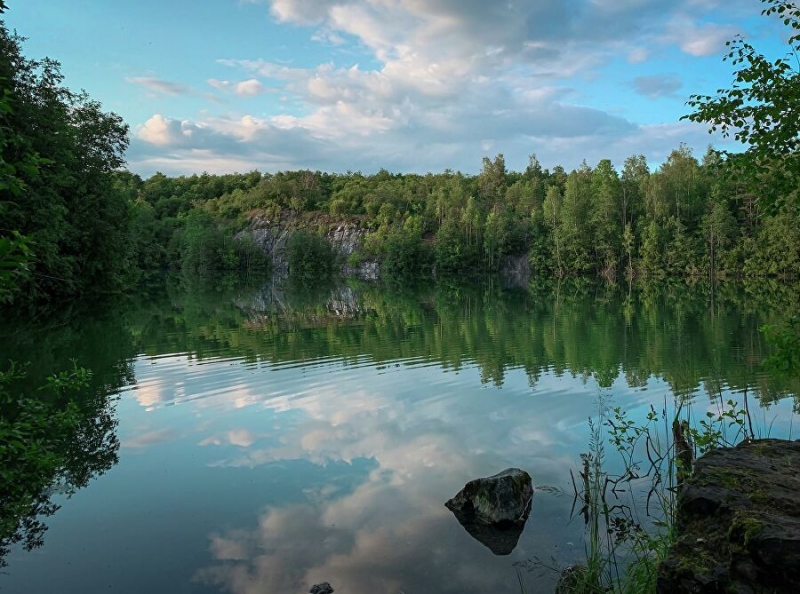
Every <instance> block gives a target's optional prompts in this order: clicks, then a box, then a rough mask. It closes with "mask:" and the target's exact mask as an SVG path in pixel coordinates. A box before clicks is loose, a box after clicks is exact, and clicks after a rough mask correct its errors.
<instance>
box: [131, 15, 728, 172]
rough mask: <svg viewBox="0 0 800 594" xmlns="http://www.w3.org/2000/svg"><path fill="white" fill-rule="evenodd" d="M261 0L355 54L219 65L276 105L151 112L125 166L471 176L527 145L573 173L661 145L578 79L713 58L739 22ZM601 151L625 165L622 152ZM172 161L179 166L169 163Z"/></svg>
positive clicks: (658, 86)
mask: <svg viewBox="0 0 800 594" xmlns="http://www.w3.org/2000/svg"><path fill="white" fill-rule="evenodd" d="M253 1H257V0H253ZM261 3H262V4H267V5H268V8H269V14H270V15H271V17H272V18H273V19H275V20H277V21H278V22H280V23H286V24H287V25H292V26H298V27H307V28H309V30H310V33H309V35H310V37H311V38H312V39H316V40H317V41H319V42H322V43H326V44H329V43H330V44H336V45H347V46H348V47H349V49H350V50H352V51H353V52H355V53H354V54H353V55H358V56H359V57H363V58H364V60H363V62H362V63H359V62H358V61H357V59H355V58H353V60H352V62H351V63H349V64H344V63H342V61H341V56H339V59H338V60H332V61H331V62H325V63H321V64H317V65H303V66H302V67H298V66H295V65H292V64H285V63H278V62H275V61H270V60H265V59H260V58H241V57H226V58H222V59H220V60H218V63H219V64H221V65H225V66H228V67H230V68H231V69H233V70H234V71H235V72H236V73H237V74H238V76H237V75H236V74H232V75H231V77H230V78H229V77H225V78H224V79H216V78H212V79H208V80H207V82H208V84H209V85H210V86H212V87H213V88H215V89H216V90H217V91H222V92H224V93H226V94H228V95H230V97H231V99H232V100H235V98H236V97H238V98H241V99H252V98H255V97H261V99H260V101H265V100H266V98H264V97H263V95H264V94H265V93H267V92H270V91H278V90H279V91H280V102H281V103H282V105H281V106H280V107H278V106H277V104H278V101H277V98H276V99H275V100H273V102H272V103H270V105H269V107H268V108H266V109H264V108H262V109H259V110H258V112H257V113H260V114H269V115H261V116H259V117H258V118H256V117H254V116H253V115H252V114H253V113H254V110H253V111H239V112H238V114H236V115H235V116H234V115H233V113H234V112H232V113H231V114H230V115H227V116H225V117H224V118H220V117H217V118H211V117H209V118H206V119H198V120H197V121H194V122H189V121H171V122H169V123H166V122H164V121H159V120H155V119H153V118H151V120H150V121H148V122H146V123H145V124H143V125H142V127H141V128H140V130H139V133H138V138H139V139H140V140H142V141H143V143H141V144H139V145H138V146H134V147H133V148H132V153H131V158H130V161H131V163H132V164H133V165H134V166H136V167H139V168H140V169H142V170H143V172H144V173H147V168H148V167H152V166H154V165H155V164H156V163H159V164H160V165H164V166H170V169H169V170H170V171H174V172H181V173H183V172H188V166H189V164H190V163H191V164H192V165H197V164H202V165H200V166H201V167H203V168H204V169H206V170H208V171H219V170H223V167H224V166H230V165H232V164H234V163H235V164H238V166H241V167H251V166H254V165H255V166H258V167H261V168H274V167H279V166H287V167H290V168H296V167H311V168H313V169H320V168H329V167H330V168H333V169H335V170H339V171H341V170H346V169H361V170H364V171H370V170H373V169H378V168H380V167H389V168H393V169H403V170H411V171H420V172H424V171H429V170H437V169H443V168H458V169H466V170H467V171H470V170H474V169H476V168H477V167H478V166H479V163H480V159H481V157H482V156H483V155H484V154H485V153H486V152H487V151H488V150H497V151H498V152H499V151H503V152H505V153H506V154H507V155H508V156H509V165H510V166H512V167H514V166H516V163H515V161H514V158H515V156H514V155H513V151H517V150H519V154H518V155H516V158H517V159H518V160H519V164H520V165H523V163H524V160H525V158H526V155H527V154H529V153H531V152H537V154H540V155H541V158H542V159H543V162H545V163H546V164H548V165H551V166H552V165H554V164H556V163H561V164H564V165H565V166H567V167H572V166H576V165H577V164H579V163H580V161H581V160H582V159H583V158H584V157H588V155H585V154H583V155H581V154H576V150H577V148H576V147H578V146H584V147H590V148H591V149H592V154H594V152H596V151H595V150H594V149H601V148H605V149H608V147H615V146H625V145H629V144H631V142H629V141H633V140H636V141H641V140H642V139H643V138H644V140H645V143H646V144H652V142H654V141H655V140H656V139H655V138H650V137H647V135H648V134H649V133H651V132H652V129H650V128H647V127H644V126H642V125H639V124H637V123H636V122H634V121H632V120H631V119H629V117H626V113H627V106H626V104H625V101H624V100H623V99H620V100H619V103H618V104H617V105H611V106H608V107H604V108H603V109H600V108H597V107H595V106H594V105H593V97H592V96H591V94H590V93H587V92H584V91H581V90H580V89H581V88H584V87H585V84H584V83H585V82H586V81H591V80H592V79H595V78H598V77H602V76H603V69H604V68H606V67H607V66H608V65H609V64H611V63H612V62H613V61H614V60H618V59H619V58H622V59H624V60H627V61H628V62H629V63H630V64H634V65H636V64H643V63H646V62H647V60H648V59H650V57H651V55H654V54H657V53H658V52H659V51H661V52H664V51H673V52H674V51H680V52H683V53H684V54H686V55H688V56H708V55H713V54H714V53H715V52H717V51H719V49H720V48H721V47H722V44H723V42H724V40H725V39H727V38H729V37H730V36H731V35H733V34H734V33H735V32H736V31H737V29H736V28H733V27H731V26H729V25H725V24H720V23H719V22H716V21H715V22H711V21H708V20H703V15H705V14H708V13H709V11H716V10H718V9H719V6H718V5H717V4H716V3H714V2H699V0H677V1H676V2H675V3H673V4H672V5H670V6H669V7H665V5H664V3H663V2H661V1H660V0H615V1H613V2H612V1H611V0H581V1H580V2H577V3H575V5H574V6H573V5H570V6H567V5H566V3H564V2H563V1H562V0H525V1H519V2H509V3H502V2H501V3H498V2H485V1H483V0H262V2H261ZM688 15H692V16H691V17H690V16H688ZM622 82H623V81H620V83H622ZM630 84H632V85H633V88H634V89H635V90H636V91H637V92H638V93H640V94H642V95H644V96H646V97H651V98H653V97H673V96H674V93H675V92H676V91H677V90H678V89H680V80H679V79H678V78H677V77H671V78H670V77H661V78H659V77H656V76H641V77H639V78H637V79H636V80H635V81H633V82H632V83H630ZM253 103H255V100H254V101H253ZM260 107H261V106H260ZM154 117H155V116H154ZM212 139H214V140H215V141H216V142H217V143H216V144H215V142H212ZM706 141H707V139H704V142H706ZM158 146H161V147H167V146H169V147H172V148H173V149H174V150H173V151H172V152H171V153H170V155H169V156H167V155H165V154H164V153H163V152H161V153H158V152H157V151H155V150H153V149H154V147H158ZM281 146H282V147H284V148H283V149H281V148H279V147H281ZM293 147H296V152H293V151H292V149H293ZM554 147H560V150H559V152H556V151H555V150H554ZM245 148H246V150H243V149H245ZM642 150H643V149H634V151H635V152H636V153H639V152H642ZM659 150H661V151H662V152H663V151H665V150H667V149H666V147H660V148H659ZM606 156H607V157H608V158H611V159H612V160H615V161H617V162H621V161H622V160H623V159H624V158H625V157H627V156H628V155H624V154H607V155H606ZM648 156H650V155H648ZM181 157H183V158H185V159H186V160H185V161H184V163H185V166H184V167H183V169H180V170H179V171H175V168H178V167H179V163H180V158H181ZM313 159H316V160H313Z"/></svg>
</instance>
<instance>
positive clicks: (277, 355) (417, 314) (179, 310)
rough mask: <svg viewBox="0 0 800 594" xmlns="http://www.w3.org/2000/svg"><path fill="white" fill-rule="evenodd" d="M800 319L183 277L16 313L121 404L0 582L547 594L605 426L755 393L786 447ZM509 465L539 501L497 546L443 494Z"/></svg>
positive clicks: (642, 300)
mask: <svg viewBox="0 0 800 594" xmlns="http://www.w3.org/2000/svg"><path fill="white" fill-rule="evenodd" d="M797 308H798V293H797V291H796V287H788V286H783V285H780V284H777V283H771V284H770V283H764V284H762V285H761V286H759V287H758V289H757V290H756V289H754V288H753V287H742V286H739V285H723V286H717V287H711V286H708V285H703V284H698V285H696V286H687V285H685V284H682V283H680V284H674V285H671V286H666V287H659V288H653V287H635V286H634V287H629V286H628V285H621V286H619V287H608V286H605V285H595V284H590V283H581V282H575V281H572V282H563V283H560V284H553V285H548V286H542V287H538V288H537V287H534V288H531V289H529V290H524V291H523V290H517V289H505V288H503V287H501V286H499V285H498V284H497V283H496V282H487V283H484V284H481V285H478V286H458V285H445V284H442V285H439V286H437V287H435V288H420V289H414V288H409V287H401V288H397V287H395V288H381V287H375V286H370V285H340V286H321V287H314V288H309V287H301V286H292V285H288V286H279V285H275V284H272V283H270V282H263V283H259V282H248V283H239V284H237V283H230V282H226V281H225V280H224V279H223V280H219V281H208V282H204V283H188V284H187V283H181V282H177V281H174V280H171V281H169V282H166V283H165V284H162V285H161V286H156V287H151V288H149V289H142V291H141V292H140V293H138V294H137V295H136V296H135V298H132V297H128V298H125V299H119V300H117V301H115V302H111V303H108V304H103V305H101V306H97V305H95V306H91V307H86V308H83V309H82V310H79V309H78V308H76V309H75V310H74V311H70V312H63V313H62V314H61V315H60V316H59V317H58V318H55V319H47V320H39V321H36V322H31V323H29V324H25V325H20V324H16V325H10V326H6V327H5V328H3V329H2V331H0V336H2V347H0V353H2V356H0V362H2V363H4V364H5V363H6V362H7V361H8V360H9V359H14V360H18V361H31V366H30V369H29V375H30V376H31V378H32V379H31V382H33V381H34V379H36V378H38V379H36V381H39V380H40V379H41V376H43V375H44V374H46V373H49V372H52V371H55V370H58V369H64V368H67V367H68V366H69V365H70V363H69V360H70V358H75V359H76V360H77V362H78V364H79V365H83V366H85V367H88V368H90V369H92V370H94V372H95V374H94V380H93V386H94V390H95V393H97V392H101V393H103V394H106V395H110V398H108V399H107V404H106V405H105V409H104V411H105V413H106V414H107V415H108V419H106V421H107V422H105V423H95V425H94V426H95V428H97V433H98V435H99V437H97V438H96V439H94V438H93V439H86V440H85V441H86V443H85V444H84V443H81V446H80V447H77V448H76V452H75V454H74V455H75V464H76V465H77V466H81V464H83V465H84V466H85V467H86V468H88V469H89V470H88V471H87V472H86V473H85V474H86V475H87V476H88V478H87V480H86V481H84V482H86V483H87V484H86V486H85V487H83V488H76V489H73V490H74V493H72V494H71V496H67V495H68V494H69V493H70V491H71V490H70V489H68V488H61V489H54V492H53V493H52V494H51V499H52V501H53V503H55V504H57V505H59V506H60V509H58V510H57V511H55V513H53V514H52V515H50V516H49V517H46V518H45V519H44V520H43V521H44V523H45V524H46V525H47V527H48V530H47V531H46V532H45V533H44V535H43V542H42V543H38V544H41V545H42V546H37V547H33V548H32V550H30V551H27V550H24V548H23V547H22V546H21V545H16V546H13V547H11V549H10V551H9V553H8V555H7V556H6V558H5V561H6V563H7V566H6V567H5V568H4V569H2V570H0V591H2V592H8V593H20V594H31V593H40V592H41V593H49V592H58V593H60V594H68V593H81V594H85V593H90V592H115V593H131V594H133V593H136V594H140V593H142V592H149V593H160V592H165V593H171V594H176V593H198V594H199V593H211V592H230V593H234V594H255V593H259V594H263V593H281V594H292V593H298V594H299V593H302V592H308V591H309V589H310V588H311V586H312V585H313V584H317V583H320V582H330V584H331V585H332V586H333V587H334V589H335V591H336V592H337V593H341V594H376V593H386V594H390V593H391V594H398V593H405V594H412V593H413V594H420V593H449V592H452V593H456V592H457V593H465V592H475V593H478V592H481V593H486V592H491V593H503V592H516V593H519V592H520V591H521V588H520V581H522V583H523V585H524V588H525V589H526V591H527V592H540V591H541V592H552V590H553V588H554V585H555V583H556V580H557V577H558V575H557V572H556V571H555V569H557V568H559V567H565V566H567V565H569V564H571V563H575V562H578V561H580V559H581V558H582V557H583V556H584V554H585V552H584V551H585V538H586V537H585V529H584V523H583V520H582V519H581V518H580V517H576V516H575V514H574V510H573V503H574V502H573V488H572V479H571V476H570V470H572V471H573V472H575V471H577V469H578V468H579V465H580V454H581V453H583V452H586V451H587V449H588V447H589V445H588V444H589V441H590V429H589V419H590V418H591V419H594V420H595V422H597V420H598V415H599V412H600V410H601V407H606V408H608V407H621V409H622V410H625V411H627V412H628V414H629V415H630V416H631V417H632V418H634V419H637V420H641V419H643V418H644V416H645V415H646V414H647V412H648V411H649V410H650V407H651V405H652V406H654V407H656V408H657V409H659V410H660V409H662V408H667V409H672V408H674V406H675V403H676V401H681V402H686V403H689V402H691V403H692V404H691V407H692V410H693V411H694V413H695V414H697V413H699V414H700V415H702V414H704V413H705V412H706V411H712V412H713V411H717V410H718V408H719V406H720V405H721V403H724V402H725V401H727V400H728V399H734V400H736V401H737V402H744V400H745V398H746V399H747V401H748V406H749V410H750V413H751V417H752V421H753V424H754V427H755V429H754V430H755V431H756V433H757V434H759V435H762V436H766V435H771V436H773V437H788V436H790V435H791V434H792V423H793V420H794V415H793V412H792V411H793V405H794V403H795V399H794V398H793V396H792V394H793V393H794V392H795V390H796V386H795V385H783V384H781V383H779V382H776V381H775V380H772V379H770V378H769V377H767V376H766V375H765V374H764V373H763V371H762V370H761V361H762V360H763V358H764V357H765V356H766V354H767V347H766V345H765V342H764V339H763V336H762V335H761V333H760V332H759V327H760V326H761V325H762V324H764V323H772V322H776V321H780V320H781V319H783V316H784V314H785V313H786V312H788V311H796V310H797ZM794 433H795V435H796V433H797V431H795V432H794ZM100 434H101V435H100ZM613 454H614V452H611V451H607V453H606V455H607V457H608V459H609V463H610V464H614V463H615V462H614V455H613ZM509 467H519V468H522V469H524V470H527V471H528V472H529V473H530V474H531V476H532V477H533V483H534V485H535V487H536V493H535V495H534V500H533V505H532V510H531V515H530V517H529V519H528V521H527V524H526V525H525V529H524V531H523V532H522V534H521V535H520V537H519V541H518V542H517V544H516V546H515V547H514V548H513V551H511V552H510V553H508V554H502V555H498V554H495V553H494V552H492V550H490V548H489V547H487V546H486V545H484V544H483V543H482V542H480V541H479V540H476V539H475V538H473V537H472V536H471V535H470V534H469V533H468V532H467V531H466V530H465V529H464V528H463V527H462V526H461V525H460V524H459V522H458V521H457V519H456V518H455V517H454V515H453V514H452V513H451V512H450V511H449V510H448V509H447V508H446V507H445V506H444V502H445V501H446V500H448V499H449V498H450V497H452V496H453V495H455V494H456V492H458V490H459V489H461V488H462V487H463V486H464V484H465V483H466V482H467V481H469V480H471V479H473V478H476V477H481V476H488V475H491V474H495V473H497V472H499V471H501V470H503V469H506V468H509ZM65 480H66V481H67V482H68V479H65ZM78 486H80V485H78Z"/></svg>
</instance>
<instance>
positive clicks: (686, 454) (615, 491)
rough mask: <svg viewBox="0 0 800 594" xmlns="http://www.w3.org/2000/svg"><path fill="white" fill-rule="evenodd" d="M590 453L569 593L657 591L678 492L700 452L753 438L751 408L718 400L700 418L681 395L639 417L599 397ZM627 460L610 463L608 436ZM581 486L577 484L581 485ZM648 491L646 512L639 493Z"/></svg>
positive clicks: (582, 478) (579, 496) (578, 494)
mask: <svg viewBox="0 0 800 594" xmlns="http://www.w3.org/2000/svg"><path fill="white" fill-rule="evenodd" d="M589 426H590V439H589V452H588V453H586V454H582V455H581V467H582V469H581V470H580V472H579V480H578V481H577V482H574V483H573V484H574V487H575V499H576V501H577V502H580V503H581V508H580V512H579V513H580V515H582V516H583V518H584V521H585V522H586V526H587V530H588V542H587V552H586V555H587V563H586V566H585V571H582V572H580V573H576V574H573V575H571V576H570V579H569V581H567V583H566V584H565V585H566V592H568V593H569V594H595V593H596V594H600V593H605V592H614V593H618V594H627V593H630V594H640V593H648V592H655V591H656V580H657V577H658V566H659V564H660V563H661V561H662V560H663V559H664V558H665V556H666V554H667V552H668V551H669V547H670V545H671V544H672V542H673V540H674V537H675V532H674V522H675V511H676V505H677V496H678V494H679V492H680V489H681V488H682V485H683V483H684V481H685V480H686V479H687V478H688V476H689V475H690V474H691V472H692V470H693V463H694V460H695V457H696V456H698V455H701V454H703V453H704V452H706V451H708V450H710V449H714V448H718V447H723V446H731V445H735V444H736V443H738V442H740V441H743V440H749V439H753V438H754V435H753V432H752V428H751V424H750V423H749V416H748V414H747V410H746V407H745V408H739V406H738V404H737V403H735V402H734V401H733V400H728V401H727V402H726V403H721V402H719V401H718V412H717V413H714V412H707V413H706V416H705V417H704V418H700V419H699V420H698V421H695V420H694V419H693V416H692V414H691V406H684V405H683V404H682V403H681V401H680V400H678V401H677V404H676V407H675V410H674V411H673V412H671V413H670V412H668V407H667V403H666V402H665V404H664V406H663V408H661V409H660V410H657V409H656V408H655V407H653V406H651V407H650V411H649V412H648V413H647V415H646V417H645V419H644V421H643V422H641V423H637V422H636V421H633V420H631V419H630V418H629V417H628V414H627V412H626V411H624V410H622V409H621V408H620V407H615V408H613V409H610V410H609V409H607V407H606V403H605V401H604V400H601V403H600V415H599V421H598V422H597V423H595V422H594V421H592V420H591V419H590V420H589ZM606 438H607V439H608V443H609V444H610V445H612V446H613V448H614V450H615V451H616V452H617V453H618V454H619V456H620V457H621V461H622V472H620V473H614V472H611V471H609V470H608V469H607V461H606V453H605V445H604V440H605V439H606ZM579 485H580V486H579ZM641 493H644V494H645V497H644V502H645V503H644V509H643V510H641V511H643V512H645V514H646V516H645V517H644V518H642V517H640V508H641V504H640V503H637V497H639V496H640V494H641Z"/></svg>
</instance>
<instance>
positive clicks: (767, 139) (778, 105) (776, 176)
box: [683, 0, 800, 207]
mask: <svg viewBox="0 0 800 594" xmlns="http://www.w3.org/2000/svg"><path fill="white" fill-rule="evenodd" d="M761 1H762V3H763V4H764V5H765V6H766V7H765V8H764V9H763V10H762V11H761V13H762V14H763V15H764V16H767V17H771V16H776V17H777V18H779V19H780V20H781V21H782V22H783V24H784V25H785V26H786V27H788V28H789V39H788V44H789V48H788V50H789V51H788V52H787V54H786V55H785V56H784V57H781V58H777V59H774V60H773V59H772V58H768V57H767V56H765V55H764V54H762V53H760V52H758V51H757V50H756V49H755V47H753V46H752V45H751V44H750V43H748V42H747V41H745V39H744V38H743V37H741V36H736V37H735V38H734V39H732V40H731V41H729V42H728V43H727V45H728V48H729V51H728V53H727V55H726V56H725V58H724V59H725V60H729V61H730V62H731V63H732V64H733V66H734V67H735V69H734V73H733V74H734V78H733V83H732V85H731V87H730V88H728V89H719V90H718V91H717V93H716V95H713V96H712V95H702V94H700V95H692V96H691V98H690V100H689V101H688V105H689V106H690V107H691V108H693V109H694V112H693V113H691V114H689V115H686V116H683V118H684V119H689V120H691V121H695V122H705V123H707V124H709V125H710V132H714V131H716V130H719V131H721V132H722V135H723V136H725V137H729V136H731V135H733V137H734V138H735V139H736V140H738V141H740V142H741V143H743V144H744V145H745V146H746V149H745V150H744V152H741V153H736V152H726V156H727V160H728V163H729V164H730V165H731V166H732V167H733V169H734V170H735V171H737V172H738V173H740V174H742V175H743V176H744V177H745V178H746V179H747V180H748V182H749V184H750V186H751V189H752V190H753V191H755V193H756V194H757V195H758V196H759V197H760V199H761V200H762V201H764V202H765V203H766V204H767V205H770V206H773V207H782V206H785V205H787V204H790V203H795V204H797V203H798V201H800V190H798V188H800V150H798V149H800V69H799V68H798V63H797V61H796V58H797V55H798V53H800V33H798V31H800V7H798V5H797V4H796V3H795V2H787V1H784V0H761Z"/></svg>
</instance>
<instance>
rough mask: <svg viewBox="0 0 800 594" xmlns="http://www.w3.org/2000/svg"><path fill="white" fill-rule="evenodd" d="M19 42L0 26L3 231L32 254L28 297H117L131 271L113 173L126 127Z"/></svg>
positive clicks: (124, 210) (124, 214) (123, 205)
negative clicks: (23, 239) (24, 242)
mask: <svg viewBox="0 0 800 594" xmlns="http://www.w3.org/2000/svg"><path fill="white" fill-rule="evenodd" d="M20 43H21V39H20V38H19V37H17V36H16V35H12V34H11V33H9V31H8V29H7V28H6V27H5V24H0V80H2V81H3V87H4V96H3V106H4V107H3V108H2V112H3V113H2V124H1V125H2V128H3V136H4V141H3V142H2V156H1V157H0V159H1V160H2V162H1V163H0V197H1V199H0V204H2V207H0V213H1V214H2V228H3V229H2V230H1V231H0V233H2V234H3V235H7V234H8V233H9V232H10V231H18V232H19V233H20V234H21V235H24V236H29V237H30V240H31V242H32V243H33V244H34V245H35V246H36V261H35V262H34V263H33V264H32V265H31V273H32V274H31V277H30V279H31V280H30V282H29V283H28V285H27V286H26V289H27V293H28V294H29V295H31V296H32V297H33V298H40V299H45V298H48V297H49V298H52V297H54V296H57V295H62V296H70V297H74V296H77V295H80V294H86V293H96V292H98V291H104V290H113V289H114V288H117V287H119V286H120V285H121V284H122V283H123V282H124V281H125V279H126V269H127V267H128V260H127V258H128V241H127V231H128V216H129V209H128V203H127V201H126V199H125V198H124V196H121V195H120V194H118V193H117V192H115V191H114V187H113V183H112V175H111V174H112V172H114V171H116V170H117V169H119V168H120V167H121V166H122V164H123V153H124V150H125V148H126V147H127V143H128V139H127V131H128V128H127V126H126V125H125V124H124V123H123V122H122V120H121V118H119V116H117V115H115V114H111V113H105V112H103V111H102V109H101V106H100V105H99V104H98V103H97V102H96V101H93V100H91V99H90V98H89V97H88V96H87V95H86V94H85V93H73V92H71V91H70V90H69V89H67V88H65V87H63V86H62V82H63V76H62V75H61V72H60V68H59V65H58V63H57V62H55V61H53V60H50V59H47V58H45V59H43V60H29V59H27V58H25V57H24V56H23V55H22V52H21V47H20ZM20 156H22V157H23V158H22V159H20ZM40 156H41V157H40ZM31 160H33V163H31ZM12 168H13V170H12Z"/></svg>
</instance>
